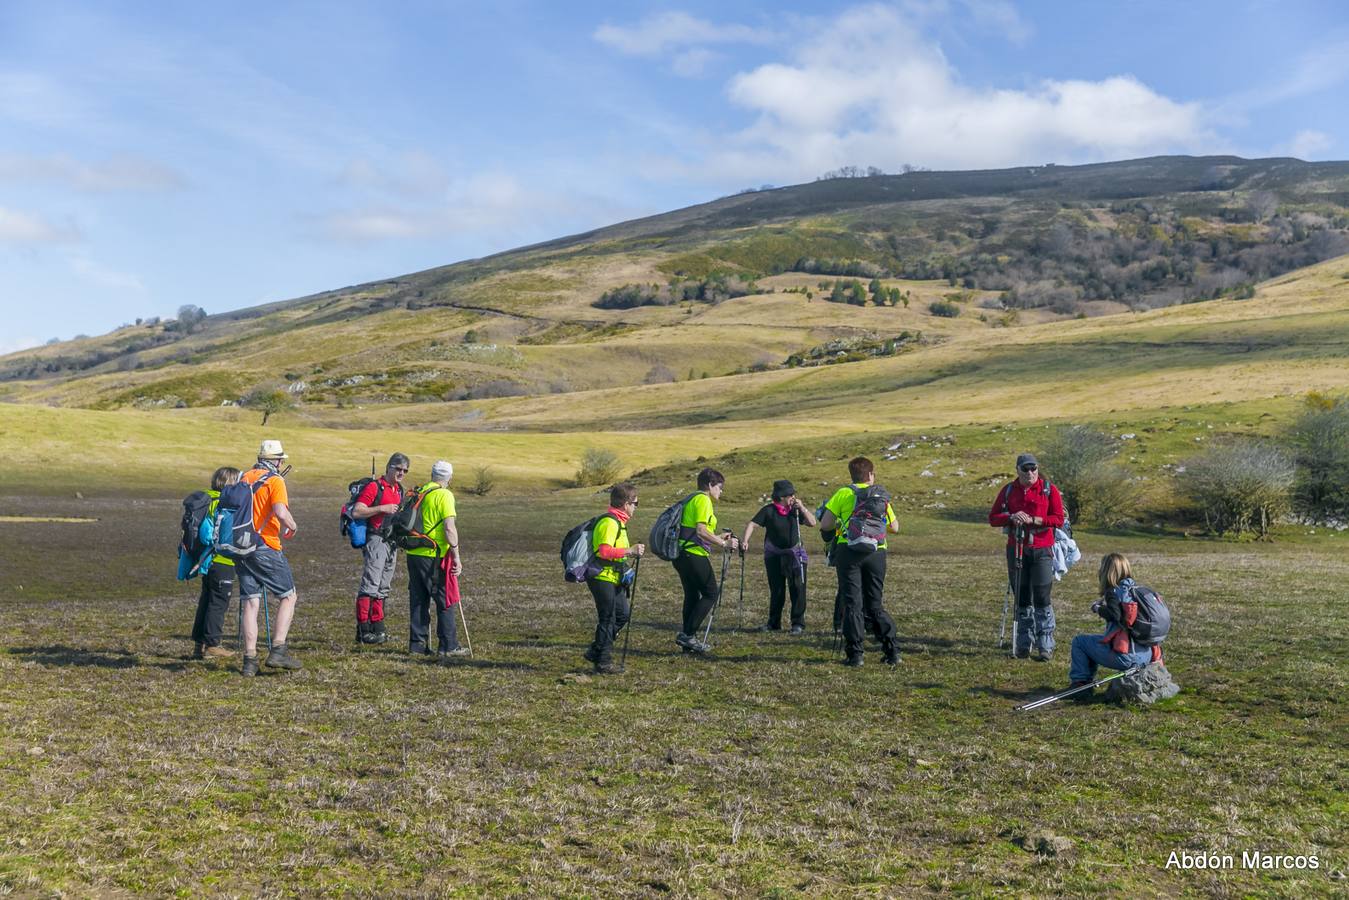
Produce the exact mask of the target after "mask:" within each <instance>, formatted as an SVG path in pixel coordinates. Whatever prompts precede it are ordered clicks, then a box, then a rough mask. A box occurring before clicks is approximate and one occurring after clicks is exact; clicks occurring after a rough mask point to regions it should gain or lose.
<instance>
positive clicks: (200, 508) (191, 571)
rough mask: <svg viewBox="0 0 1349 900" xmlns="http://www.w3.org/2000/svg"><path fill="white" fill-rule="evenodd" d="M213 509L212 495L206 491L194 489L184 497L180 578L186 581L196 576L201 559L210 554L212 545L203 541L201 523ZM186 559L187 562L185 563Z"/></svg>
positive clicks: (179, 566)
mask: <svg viewBox="0 0 1349 900" xmlns="http://www.w3.org/2000/svg"><path fill="white" fill-rule="evenodd" d="M210 511H211V495H210V494H208V493H206V492H205V491H193V492H192V493H190V494H188V495H187V496H186V497H184V498H183V518H182V522H181V523H180V526H181V527H182V530H183V533H182V537H181V538H179V540H178V561H179V562H178V580H179V581H185V580H187V579H189V578H193V577H195V576H196V575H197V574H198V573H199V571H200V568H201V560H202V559H203V558H204V557H205V556H206V555H207V554H208V552H209V551H210V549H211V548H210V547H209V546H208V545H206V544H203V543H202V540H201V523H202V522H204V521H206V517H207V516H208V515H209V514H210ZM184 560H186V561H187V564H186V565H184Z"/></svg>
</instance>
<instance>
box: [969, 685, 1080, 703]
mask: <svg viewBox="0 0 1349 900" xmlns="http://www.w3.org/2000/svg"><path fill="white" fill-rule="evenodd" d="M1061 690H1063V687H1062V686H1060V685H1041V686H1040V687H1033V688H1030V689H1029V690H1024V691H1013V690H1008V689H1007V688H995V687H986V686H984V687H972V688H967V689H966V691H965V693H967V694H985V695H987V696H989V697H1001V698H1003V699H1004V700H1026V701H1030V700H1039V699H1041V698H1042V697H1048V696H1049V695H1050V694H1056V693H1058V692H1059V691H1061Z"/></svg>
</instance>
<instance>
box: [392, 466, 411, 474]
mask: <svg viewBox="0 0 1349 900" xmlns="http://www.w3.org/2000/svg"><path fill="white" fill-rule="evenodd" d="M393 470H394V471H395V472H400V473H402V472H406V471H407V470H408V467H407V466H403V467H401V468H400V467H398V466H394V467H393Z"/></svg>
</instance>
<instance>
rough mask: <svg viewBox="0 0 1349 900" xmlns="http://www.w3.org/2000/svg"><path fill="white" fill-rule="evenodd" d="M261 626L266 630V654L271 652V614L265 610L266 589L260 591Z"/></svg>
mask: <svg viewBox="0 0 1349 900" xmlns="http://www.w3.org/2000/svg"><path fill="white" fill-rule="evenodd" d="M262 624H263V625H265V626H266V628H267V652H268V653H271V652H272V614H271V612H269V611H268V609H267V589H266V588H263V589H262Z"/></svg>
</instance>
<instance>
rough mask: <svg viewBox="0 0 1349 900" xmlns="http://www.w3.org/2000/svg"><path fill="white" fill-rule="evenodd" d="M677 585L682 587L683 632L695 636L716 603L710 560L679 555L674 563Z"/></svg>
mask: <svg viewBox="0 0 1349 900" xmlns="http://www.w3.org/2000/svg"><path fill="white" fill-rule="evenodd" d="M674 568H675V571H676V572H678V573H679V583H680V584H682V585H683V586H684V621H683V628H682V630H683V632H684V633H685V634H696V633H697V631H698V629H699V628H700V627H701V626H702V624H703V619H706V618H707V614H708V612H710V611H711V609H712V607H713V606H715V605H716V603H717V576H716V575H714V574H712V560H711V559H709V558H708V557H706V556H695V555H693V554H691V553H681V554H679V556H677V557H676V558H675V561H674Z"/></svg>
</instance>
